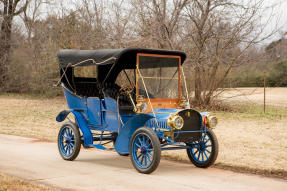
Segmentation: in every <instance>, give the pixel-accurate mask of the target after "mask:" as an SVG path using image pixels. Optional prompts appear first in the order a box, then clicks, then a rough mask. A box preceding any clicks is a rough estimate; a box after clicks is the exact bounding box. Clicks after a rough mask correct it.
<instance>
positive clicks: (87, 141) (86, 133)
mask: <svg viewBox="0 0 287 191" xmlns="http://www.w3.org/2000/svg"><path fill="white" fill-rule="evenodd" d="M69 113H73V114H74V116H75V119H76V123H77V125H78V127H79V128H80V130H81V132H82V134H83V137H84V146H85V147H88V146H90V145H93V134H92V132H91V130H90V128H89V127H88V124H87V121H86V119H85V117H84V116H83V114H82V113H81V112H79V111H74V110H72V111H70V110H63V111H61V112H60V113H59V114H58V115H57V117H56V121H58V122H62V121H64V120H65V119H66V117H67V116H68V115H69Z"/></svg>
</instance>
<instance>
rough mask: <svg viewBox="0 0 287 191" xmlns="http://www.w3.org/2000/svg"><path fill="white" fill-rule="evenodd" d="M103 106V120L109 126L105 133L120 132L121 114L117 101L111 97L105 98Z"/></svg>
mask: <svg viewBox="0 0 287 191" xmlns="http://www.w3.org/2000/svg"><path fill="white" fill-rule="evenodd" d="M103 105H104V107H103V119H104V121H105V124H106V125H107V127H106V128H105V131H109V132H118V130H119V126H120V122H119V118H118V116H119V113H118V105H117V102H116V100H114V99H112V98H110V97H105V99H104V104H103Z"/></svg>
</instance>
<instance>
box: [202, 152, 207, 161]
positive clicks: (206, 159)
mask: <svg viewBox="0 0 287 191" xmlns="http://www.w3.org/2000/svg"><path fill="white" fill-rule="evenodd" d="M203 153H204V155H205V157H206V160H207V159H208V156H207V154H206V153H205V151H203Z"/></svg>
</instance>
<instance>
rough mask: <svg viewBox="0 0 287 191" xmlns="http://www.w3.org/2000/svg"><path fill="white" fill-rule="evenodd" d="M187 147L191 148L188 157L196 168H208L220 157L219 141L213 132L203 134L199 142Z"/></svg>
mask: <svg viewBox="0 0 287 191" xmlns="http://www.w3.org/2000/svg"><path fill="white" fill-rule="evenodd" d="M187 145H188V146H190V148H188V149H187V155H188V157H189V159H190V161H191V162H192V163H193V164H194V165H195V166H197V167H200V168H207V167H209V166H211V165H212V164H213V163H214V162H215V160H216V158H217V155H218V141H217V138H216V136H215V134H214V132H213V131H212V130H208V131H206V133H203V134H202V137H201V138H200V140H199V141H195V142H191V143H187Z"/></svg>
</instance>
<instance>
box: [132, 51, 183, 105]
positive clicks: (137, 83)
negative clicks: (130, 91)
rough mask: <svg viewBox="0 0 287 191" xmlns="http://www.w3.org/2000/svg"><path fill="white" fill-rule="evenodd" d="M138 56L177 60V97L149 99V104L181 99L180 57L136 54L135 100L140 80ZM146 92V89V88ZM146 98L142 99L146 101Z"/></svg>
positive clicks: (137, 96)
mask: <svg viewBox="0 0 287 191" xmlns="http://www.w3.org/2000/svg"><path fill="white" fill-rule="evenodd" d="M140 56H148V57H164V58H177V59H178V97H177V98H150V101H151V102H161V101H164V102H173V103H174V102H179V101H180V98H181V57H180V56H176V55H161V54H145V53H138V54H137V65H136V67H137V69H136V98H137V100H138V98H139V80H142V79H141V78H140V76H139V73H138V70H140V69H139V57H140ZM147 90H148V87H147ZM147 99H148V98H144V100H145V101H146V100H147Z"/></svg>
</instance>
